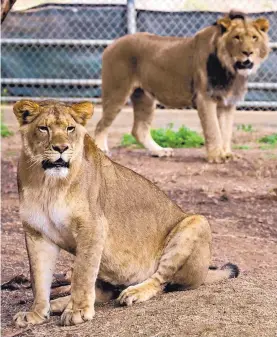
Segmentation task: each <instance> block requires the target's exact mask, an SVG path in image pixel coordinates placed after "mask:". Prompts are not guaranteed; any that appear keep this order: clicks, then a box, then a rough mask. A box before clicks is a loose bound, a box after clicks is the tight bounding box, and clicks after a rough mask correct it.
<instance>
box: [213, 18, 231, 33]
mask: <svg viewBox="0 0 277 337" xmlns="http://www.w3.org/2000/svg"><path fill="white" fill-rule="evenodd" d="M216 23H217V25H219V26H221V28H223V31H224V32H225V31H226V30H227V29H228V28H229V27H230V26H231V23H232V20H231V19H230V18H228V17H227V16H226V17H225V18H221V19H218V20H217V21H216Z"/></svg>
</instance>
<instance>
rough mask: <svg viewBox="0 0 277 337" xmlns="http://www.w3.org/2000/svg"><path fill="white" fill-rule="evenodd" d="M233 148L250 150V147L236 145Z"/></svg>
mask: <svg viewBox="0 0 277 337" xmlns="http://www.w3.org/2000/svg"><path fill="white" fill-rule="evenodd" d="M233 148H234V149H238V150H250V146H249V145H234V146H233Z"/></svg>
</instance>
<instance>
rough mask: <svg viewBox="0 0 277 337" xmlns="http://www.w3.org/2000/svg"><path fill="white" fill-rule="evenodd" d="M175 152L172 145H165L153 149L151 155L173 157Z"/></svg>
mask: <svg viewBox="0 0 277 337" xmlns="http://www.w3.org/2000/svg"><path fill="white" fill-rule="evenodd" d="M173 154H174V152H173V149H172V148H170V147H163V148H161V149H157V150H151V151H150V155H151V156H152V157H160V158H161V157H172V156H173Z"/></svg>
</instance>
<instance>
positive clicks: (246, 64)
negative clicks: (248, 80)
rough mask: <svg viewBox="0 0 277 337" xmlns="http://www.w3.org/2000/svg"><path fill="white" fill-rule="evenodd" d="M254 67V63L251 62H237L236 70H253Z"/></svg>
mask: <svg viewBox="0 0 277 337" xmlns="http://www.w3.org/2000/svg"><path fill="white" fill-rule="evenodd" d="M253 66H254V63H253V62H251V61H249V60H246V61H244V62H241V61H237V62H236V63H235V68H236V69H252V68H253Z"/></svg>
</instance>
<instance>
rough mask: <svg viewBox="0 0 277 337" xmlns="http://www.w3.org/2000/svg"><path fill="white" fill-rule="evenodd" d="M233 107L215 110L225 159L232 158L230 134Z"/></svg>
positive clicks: (234, 109)
mask: <svg viewBox="0 0 277 337" xmlns="http://www.w3.org/2000/svg"><path fill="white" fill-rule="evenodd" d="M235 111H236V107H235V106H228V107H220V108H218V109H217V114H218V120H219V125H220V130H221V137H222V141H223V151H224V154H225V156H226V158H227V159H229V158H232V157H233V155H232V133H233V122H234V112H235Z"/></svg>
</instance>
